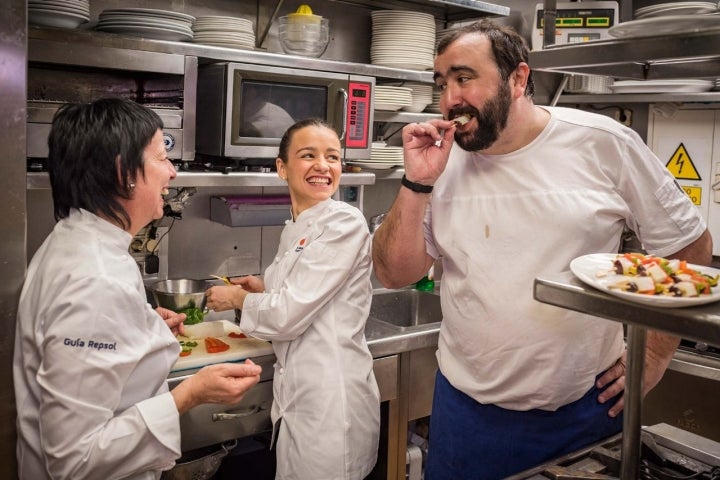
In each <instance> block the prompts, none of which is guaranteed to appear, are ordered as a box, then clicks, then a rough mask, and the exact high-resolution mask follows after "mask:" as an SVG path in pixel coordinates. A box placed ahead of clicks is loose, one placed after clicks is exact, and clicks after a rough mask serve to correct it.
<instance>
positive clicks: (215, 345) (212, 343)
mask: <svg viewBox="0 0 720 480" xmlns="http://www.w3.org/2000/svg"><path fill="white" fill-rule="evenodd" d="M229 349H230V345H228V344H227V343H225V342H223V341H222V340H220V339H219V338H215V337H207V338H205V350H207V352H208V353H220V352H224V351H225V350H229Z"/></svg>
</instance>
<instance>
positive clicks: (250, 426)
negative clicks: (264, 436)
mask: <svg viewBox="0 0 720 480" xmlns="http://www.w3.org/2000/svg"><path fill="white" fill-rule="evenodd" d="M272 400H273V391H272V381H269V382H260V383H258V384H257V385H255V386H254V387H253V388H251V389H250V390H249V391H248V392H247V393H246V394H245V397H243V399H242V401H241V402H240V403H238V404H237V405H233V406H230V407H228V406H225V405H210V404H206V405H199V406H197V407H195V408H193V409H191V410H190V411H189V412H187V413H185V415H183V416H181V417H180V432H181V435H182V442H181V448H182V451H183V452H186V451H188V450H194V449H196V448H200V447H205V446H208V445H214V444H216V443H221V442H225V441H228V440H232V439H234V438H242V437H246V436H248V435H253V434H256V433H259V432H266V431H269V430H271V429H272V421H271V420H270V407H271V405H272Z"/></svg>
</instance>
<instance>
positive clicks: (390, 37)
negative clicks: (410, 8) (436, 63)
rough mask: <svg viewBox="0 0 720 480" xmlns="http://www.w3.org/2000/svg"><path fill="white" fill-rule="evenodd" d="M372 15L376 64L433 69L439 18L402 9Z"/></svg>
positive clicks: (414, 68) (372, 47)
mask: <svg viewBox="0 0 720 480" xmlns="http://www.w3.org/2000/svg"><path fill="white" fill-rule="evenodd" d="M370 16H371V18H372V40H371V43H370V62H371V63H372V64H374V65H382V66H384V67H393V68H405V69H408V70H428V69H432V68H433V55H434V51H435V17H433V16H432V15H430V14H427V13H420V12H406V11H402V10H377V11H374V12H371V13H370Z"/></svg>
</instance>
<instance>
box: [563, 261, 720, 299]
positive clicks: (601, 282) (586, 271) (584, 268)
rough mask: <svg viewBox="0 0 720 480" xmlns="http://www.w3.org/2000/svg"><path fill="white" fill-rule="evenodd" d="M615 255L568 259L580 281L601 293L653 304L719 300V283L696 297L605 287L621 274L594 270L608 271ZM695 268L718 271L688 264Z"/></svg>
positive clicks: (709, 271)
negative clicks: (600, 275) (602, 274)
mask: <svg viewBox="0 0 720 480" xmlns="http://www.w3.org/2000/svg"><path fill="white" fill-rule="evenodd" d="M616 257H617V254H616V253H593V254H590V255H584V256H582V257H578V258H576V259H575V260H573V261H572V262H570V271H572V272H573V273H574V274H575V276H576V277H577V278H579V279H580V280H581V281H582V282H583V283H586V284H588V285H590V286H591V287H594V288H597V289H598V290H602V291H603V292H605V293H609V294H610V295H614V296H616V297H619V298H622V299H623V300H627V301H629V302H634V303H641V304H643V305H650V306H653V307H692V306H695V305H704V304H706V303H712V302H717V301H718V300H720V287H715V288H713V292H712V293H711V294H710V295H702V296H700V297H669V296H665V295H643V294H640V293H630V292H623V291H621V290H616V289H612V288H608V285H612V284H614V283H616V282H617V281H618V280H619V279H620V278H621V277H622V275H617V274H608V275H606V276H604V277H598V276H597V274H598V272H602V271H608V270H610V269H612V266H613V261H614V260H615V258H616ZM688 266H689V267H690V268H693V269H695V270H697V271H699V272H702V273H706V274H708V275H718V274H720V270H717V269H715V268H710V267H703V266H700V265H690V264H688Z"/></svg>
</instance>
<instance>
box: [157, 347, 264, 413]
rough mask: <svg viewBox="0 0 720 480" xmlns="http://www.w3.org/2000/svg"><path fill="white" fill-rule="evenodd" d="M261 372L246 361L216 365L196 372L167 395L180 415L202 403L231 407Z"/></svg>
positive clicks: (256, 379) (240, 398)
mask: <svg viewBox="0 0 720 480" xmlns="http://www.w3.org/2000/svg"><path fill="white" fill-rule="evenodd" d="M261 372H262V368H261V367H260V366H259V365H255V363H253V361H252V360H250V359H249V358H248V359H247V360H245V363H217V364H215V365H208V366H206V367H203V368H202V369H200V370H199V371H198V372H197V373H195V374H194V375H192V376H191V377H190V378H188V379H187V380H184V381H182V382H181V383H180V384H179V385H178V386H177V387H175V388H174V389H173V390H172V391H171V392H170V393H172V396H173V398H174V399H175V405H176V406H177V409H178V412H179V413H180V414H181V415H182V414H183V413H185V412H187V411H188V410H190V409H191V408H193V407H195V406H197V405H201V404H204V403H218V404H222V405H233V404H236V403H238V402H239V401H240V400H242V398H243V396H244V395H245V393H246V392H247V391H248V390H250V389H251V388H252V387H253V386H255V384H257V383H258V382H259V381H260V373H261Z"/></svg>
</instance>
